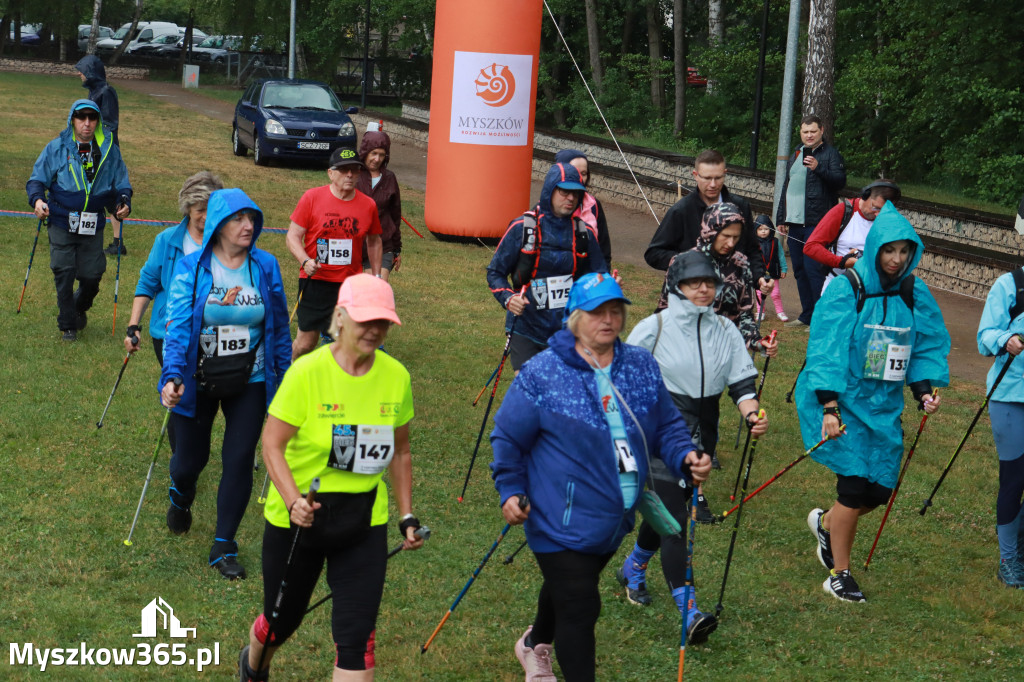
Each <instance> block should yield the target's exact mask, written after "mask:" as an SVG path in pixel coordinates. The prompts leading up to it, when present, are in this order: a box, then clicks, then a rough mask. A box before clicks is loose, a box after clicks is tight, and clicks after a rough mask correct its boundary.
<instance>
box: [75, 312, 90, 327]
mask: <svg viewBox="0 0 1024 682" xmlns="http://www.w3.org/2000/svg"><path fill="white" fill-rule="evenodd" d="M87 324H89V318H88V317H87V316H86V314H85V313H84V312H81V313H75V326H76V327H77V328H78V331H82V330H83V329H85V325H87Z"/></svg>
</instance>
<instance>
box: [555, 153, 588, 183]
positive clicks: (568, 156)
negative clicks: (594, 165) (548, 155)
mask: <svg viewBox="0 0 1024 682" xmlns="http://www.w3.org/2000/svg"><path fill="white" fill-rule="evenodd" d="M573 159H583V160H584V161H586V162H587V164H588V166H589V164H590V160H589V159H587V155H586V154H584V153H583V152H581V151H580V150H579V149H562V150H561V151H558V152H556V153H555V163H572V161H573ZM583 184H584V185H589V184H590V178H587V181H586V182H585V183H583Z"/></svg>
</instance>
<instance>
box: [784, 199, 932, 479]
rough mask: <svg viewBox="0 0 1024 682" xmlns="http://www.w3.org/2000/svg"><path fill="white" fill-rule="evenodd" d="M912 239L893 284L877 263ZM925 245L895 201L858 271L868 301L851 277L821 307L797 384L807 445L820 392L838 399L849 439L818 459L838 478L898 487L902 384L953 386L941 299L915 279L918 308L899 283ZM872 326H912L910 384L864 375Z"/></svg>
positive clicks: (817, 430) (815, 436) (813, 434)
mask: <svg viewBox="0 0 1024 682" xmlns="http://www.w3.org/2000/svg"><path fill="white" fill-rule="evenodd" d="M902 239H906V240H909V241H910V242H911V243H912V245H913V250H912V253H911V254H910V256H909V258H908V265H907V267H906V268H905V269H904V270H903V272H902V273H901V274H900V275H899V276H898V277H897V278H896V279H895V280H894V281H891V282H889V284H888V286H885V287H883V281H884V280H888V278H887V277H884V275H882V274H880V269H879V265H878V257H879V253H880V251H881V249H882V246H883V245H885V244H887V243H889V242H893V241H897V240H902ZM923 251H924V244H923V243H922V242H921V240H920V238H919V237H918V236H917V234H916V233H915V232H914V228H913V227H911V225H910V223H909V222H908V221H907V219H906V218H904V217H903V216H902V215H900V213H899V211H897V210H896V208H895V207H894V206H893V205H892V203H890V202H886V204H885V207H884V208H883V209H882V211H881V212H880V213H879V214H878V217H877V218H876V219H875V221H874V225H873V226H872V227H871V231H870V232H869V233H868V238H867V243H866V244H865V245H864V257H863V258H861V259H860V260H858V261H857V264H856V265H855V266H854V269H855V270H856V271H857V274H859V275H860V277H861V279H862V280H863V282H864V289H865V293H866V294H867V295H869V296H870V295H871V294H876V295H877V294H880V293H882V292H883V291H884V292H886V293H888V294H890V295H887V296H876V297H873V298H867V299H866V300H865V303H864V308H863V310H862V311H861V312H860V314H857V302H856V300H855V295H854V291H853V286H852V285H851V284H850V281H849V280H848V279H847V278H846V277H839V278H837V279H836V280H834V281H833V282H832V283H831V284H830V285H829V286H828V288H827V289H825V293H824V295H823V296H822V297H821V300H820V301H819V302H818V304H817V305H816V306H815V308H814V316H813V317H812V318H811V329H810V335H809V339H810V342H809V343H808V344H807V365H806V367H805V369H804V370H803V372H801V374H800V378H799V380H798V381H797V385H796V394H797V411H798V414H799V416H800V432H801V435H802V436H803V440H804V447H805V448H810V447H811V446H813V445H814V444H816V443H817V442H818V441H819V440H821V421H822V408H821V404H820V403H819V402H818V398H817V395H816V393H815V391H834V392H835V393H838V394H839V398H838V399H839V409H840V411H841V412H842V417H843V423H844V424H846V435H844V436H842V437H841V438H838V439H836V440H832V441H829V442H827V443H825V444H824V445H822V446H821V447H820V448H818V449H817V450H815V452H814V454H812V455H811V457H812V458H813V459H814V460H815V461H817V462H819V463H820V464H823V465H825V466H827V467H828V468H829V469H831V470H832V471H834V472H836V473H837V474H842V475H844V476H861V477H864V478H866V479H868V480H869V481H871V482H873V483H879V484H881V485H883V486H885V487H887V488H892V487H893V486H895V485H896V479H897V477H898V474H899V467H900V460H901V459H902V456H903V430H902V428H901V421H900V418H901V415H902V413H903V386H904V384H905V383H906V384H910V383H914V382H917V381H929V382H931V385H932V386H933V387H940V386H947V385H948V384H949V365H948V363H947V361H946V356H947V355H948V354H949V349H950V338H949V332H947V331H946V325H945V324H944V323H943V320H942V311H940V310H939V307H938V305H937V304H936V303H935V299H934V298H932V295H931V292H929V291H928V287H927V286H926V285H925V284H924V282H922V281H921V280H920V279H915V281H914V309H913V311H911V310H910V309H909V308H908V307H907V305H906V304H905V303H904V302H903V299H902V298H900V296H899V288H900V282H901V281H902V280H903V279H904V278H906V277H908V276H909V275H910V274H911V273H912V272H913V270H914V268H915V267H917V264H918V263H919V262H920V260H921V256H922V253H923ZM865 325H879V326H885V327H890V328H909V332H907V333H906V334H904V335H903V341H901V343H905V344H909V345H910V355H909V363H908V365H907V369H906V377H905V379H904V380H895V381H883V380H880V379H870V378H864V373H865V372H866V371H867V370H866V368H865V360H866V357H867V354H866V348H867V346H868V341H869V337H871V335H872V330H870V329H868V328H867V327H866V326H865Z"/></svg>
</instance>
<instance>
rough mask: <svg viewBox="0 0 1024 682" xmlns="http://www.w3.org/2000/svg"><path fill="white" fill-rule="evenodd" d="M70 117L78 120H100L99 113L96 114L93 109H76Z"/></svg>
mask: <svg viewBox="0 0 1024 682" xmlns="http://www.w3.org/2000/svg"><path fill="white" fill-rule="evenodd" d="M71 118H74V119H76V120H78V121H85V120H89V121H98V120H100V115H99V114H97V113H96V112H95V111H76V112H75V113H74V114H72V115H71Z"/></svg>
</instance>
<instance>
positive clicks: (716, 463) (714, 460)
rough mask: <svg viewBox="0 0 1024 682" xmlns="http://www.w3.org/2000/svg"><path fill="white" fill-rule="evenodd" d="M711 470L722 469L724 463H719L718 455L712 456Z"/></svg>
mask: <svg viewBox="0 0 1024 682" xmlns="http://www.w3.org/2000/svg"><path fill="white" fill-rule="evenodd" d="M711 468H712V469H721V468H722V463H721V462H719V461H718V455H711Z"/></svg>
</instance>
